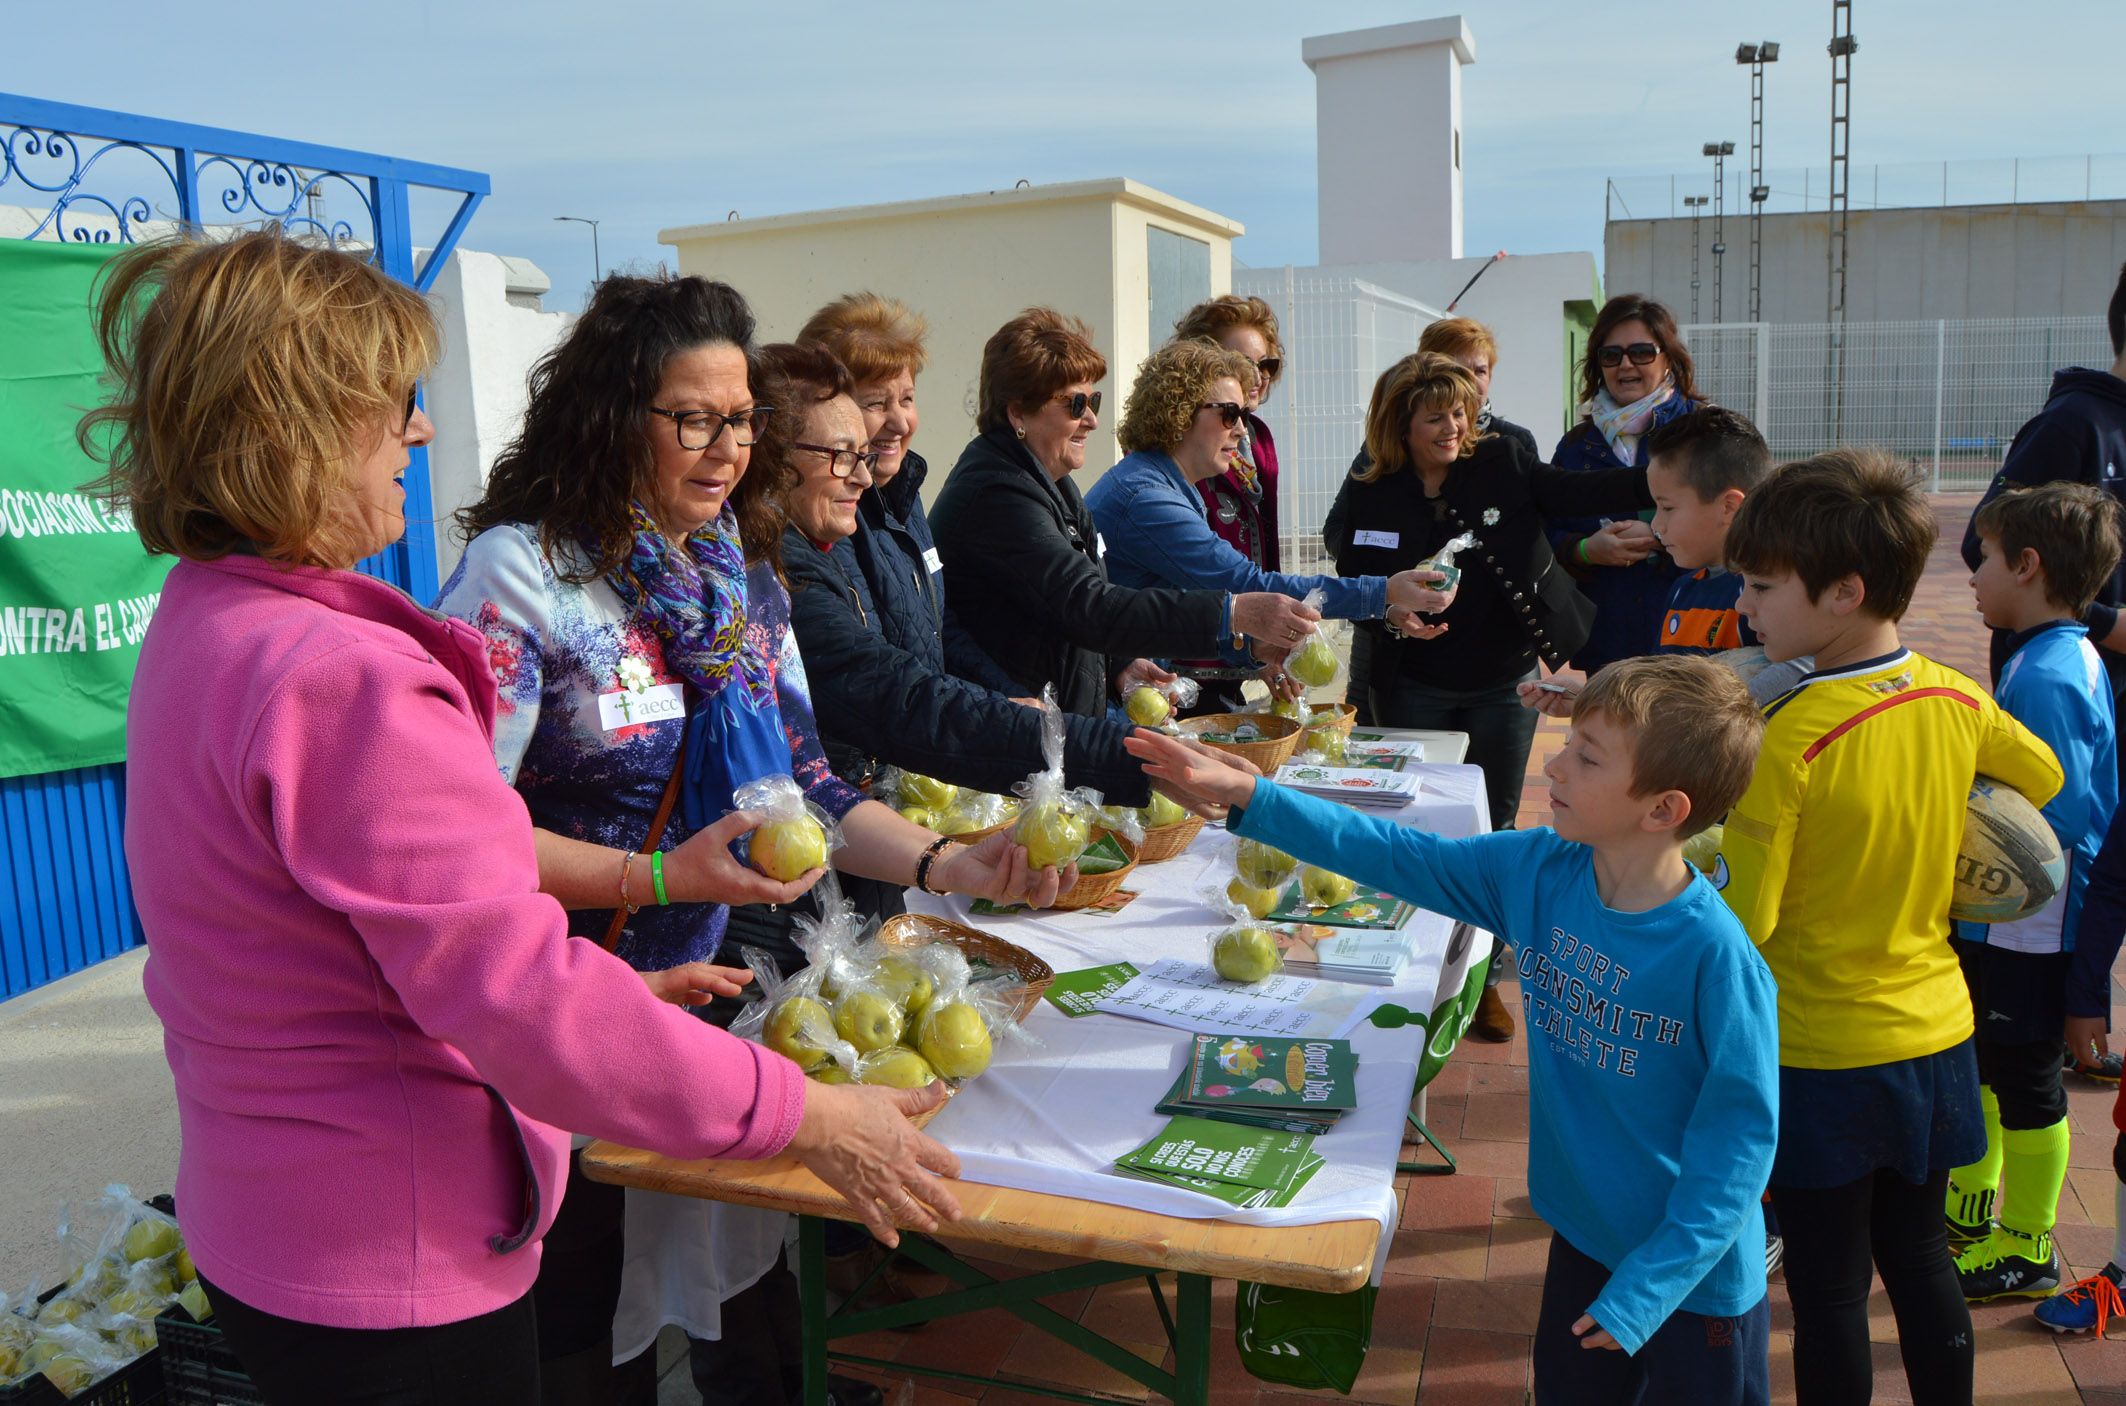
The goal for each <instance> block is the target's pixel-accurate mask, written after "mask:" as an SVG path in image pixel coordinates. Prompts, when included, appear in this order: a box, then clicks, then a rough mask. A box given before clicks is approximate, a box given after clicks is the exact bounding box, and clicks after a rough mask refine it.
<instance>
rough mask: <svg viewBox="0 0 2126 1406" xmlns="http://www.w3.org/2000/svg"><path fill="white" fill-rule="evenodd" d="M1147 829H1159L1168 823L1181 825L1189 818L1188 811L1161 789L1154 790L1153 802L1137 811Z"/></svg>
mask: <svg viewBox="0 0 2126 1406" xmlns="http://www.w3.org/2000/svg"><path fill="white" fill-rule="evenodd" d="M1137 815H1138V818H1139V820H1141V821H1142V822H1143V825H1144V828H1145V829H1147V830H1157V829H1160V828H1162V827H1164V826H1167V825H1179V824H1180V823H1181V822H1182V821H1184V820H1186V819H1188V812H1187V811H1185V810H1183V809H1182V808H1181V803H1180V802H1179V801H1177V800H1175V799H1174V798H1173V797H1171V796H1169V795H1166V794H1165V793H1163V792H1160V791H1154V792H1152V803H1151V804H1150V805H1148V806H1146V807H1144V809H1142V810H1141V811H1139V812H1137Z"/></svg>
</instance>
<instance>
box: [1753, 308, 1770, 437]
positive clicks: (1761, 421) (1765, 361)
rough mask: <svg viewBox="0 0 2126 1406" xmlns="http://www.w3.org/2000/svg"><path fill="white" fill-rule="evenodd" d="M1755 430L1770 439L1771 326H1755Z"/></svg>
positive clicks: (1764, 323) (1762, 323)
mask: <svg viewBox="0 0 2126 1406" xmlns="http://www.w3.org/2000/svg"><path fill="white" fill-rule="evenodd" d="M1756 409H1757V430H1758V433H1760V434H1763V435H1765V436H1766V437H1767V438H1769V437H1770V434H1771V431H1770V430H1769V429H1768V428H1767V427H1768V426H1769V425H1770V424H1771V423H1772V324H1771V323H1769V322H1760V323H1758V324H1757V405H1756Z"/></svg>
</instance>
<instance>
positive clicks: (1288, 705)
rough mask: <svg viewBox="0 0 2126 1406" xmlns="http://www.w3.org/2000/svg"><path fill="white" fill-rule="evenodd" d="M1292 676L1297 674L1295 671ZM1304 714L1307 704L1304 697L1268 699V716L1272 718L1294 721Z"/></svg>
mask: <svg viewBox="0 0 2126 1406" xmlns="http://www.w3.org/2000/svg"><path fill="white" fill-rule="evenodd" d="M1292 677H1294V678H1297V677H1299V675H1298V674H1297V673H1296V672H1295V673H1294V674H1293V675H1292ZM1306 715H1307V705H1306V700H1305V699H1302V698H1273V699H1271V700H1270V716H1271V717H1273V718H1290V719H1291V720H1292V721H1293V722H1295V723H1296V722H1299V721H1301V720H1302V719H1304V718H1305V717H1306Z"/></svg>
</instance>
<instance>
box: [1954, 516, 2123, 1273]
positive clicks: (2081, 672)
mask: <svg viewBox="0 0 2126 1406" xmlns="http://www.w3.org/2000/svg"><path fill="white" fill-rule="evenodd" d="M2117 512H2118V509H2117V505H2116V504H2115V503H2114V502H2113V500H2112V499H2111V497H2110V496H2109V495H2108V494H2106V493H2104V492H2103V491H2102V490H2101V489H2097V488H2091V487H2090V486H2089V485H2087V484H2082V483H2064V482H2060V483H2048V484H2044V485H2042V486H2040V487H2037V488H2031V489H2026V490H2019V491H2013V492H2008V493H2004V494H2002V495H2001V496H1999V497H1997V498H1994V499H1992V500H1990V501H1989V502H1987V503H1986V504H1984V505H1983V506H1982V507H1980V508H1979V510H1978V512H1977V513H1976V514H1975V515H1974V517H1973V519H1972V531H1973V532H1974V533H1976V534H1977V538H1978V543H1979V563H1978V568H1977V569H1976V570H1975V571H1973V572H1972V573H1971V592H1972V595H1973V596H1974V597H1976V600H1977V604H1978V612H1979V615H1980V617H1981V618H1982V619H1983V620H1984V621H1985V622H1986V624H1987V625H1989V626H1991V627H1992V628H1994V629H1996V630H2003V631H2006V632H2007V633H2008V640H2009V646H2008V648H2009V652H2008V655H2007V658H2006V660H2005V662H2004V663H2003V665H2002V667H2001V672H2000V684H1999V686H1998V687H1997V688H1996V689H1995V690H1994V694H1995V697H1996V699H1997V701H1998V702H1999V703H2000V705H2001V707H2002V708H2004V709H2005V710H2007V712H2008V713H2009V714H2010V715H2012V716H2013V717H2014V718H2015V720H2016V721H2018V722H2020V723H2021V724H2022V725H2023V726H2025V727H2027V728H2029V729H2030V731H2032V732H2033V733H2035V734H2037V736H2038V737H2039V738H2040V739H2042V740H2043V741H2044V742H2045V744H2046V745H2047V746H2049V747H2051V748H2052V751H2053V755H2055V756H2056V757H2058V758H2059V763H2060V770H2061V771H2062V772H2063V773H2064V774H2065V776H2066V781H2065V784H2063V785H2062V786H2061V787H2060V789H2059V792H2058V794H2057V795H2055V796H2053V798H2052V799H2051V800H2049V801H2047V802H2046V803H2045V806H2044V816H2045V822H2046V824H2048V825H2049V826H2051V828H2052V833H2053V835H2054V837H2055V838H2057V839H2058V840H2059V844H2060V851H2061V853H2062V854H2064V855H2065V856H2066V858H2067V882H2066V883H2065V884H2064V885H2062V887H2061V890H2060V892H2059V893H2058V894H2057V895H2055V896H2054V898H2053V900H2052V901H2051V902H2050V903H2048V904H2046V905H2045V906H2044V907H2043V908H2041V909H2039V910H2038V911H2037V912H2035V913H2032V914H2029V915H2028V916H2026V917H2022V918H2018V919H2015V920H2014V921H2012V922H2005V923H1994V924H1992V925H1991V926H1987V925H1984V924H1979V923H1958V924H1957V925H1956V928H1957V930H1956V936H1957V937H1958V938H1959V939H1961V940H1960V941H1959V942H1958V943H1957V944H1956V946H1957V956H1958V958H1959V960H1961V962H1962V963H1963V969H1964V979H1965V981H1966V982H1967V984H1968V985H1969V986H1970V988H1971V1010H1972V1021H1973V1024H1974V1027H1975V1029H1976V1031H1977V1042H1978V1074H1979V1080H1980V1082H1981V1084H1982V1085H1983V1087H1982V1089H1981V1091H1980V1101H1981V1103H1982V1105H1983V1107H1984V1109H1985V1115H1986V1150H1985V1152H1984V1154H1983V1155H1981V1156H1980V1158H1979V1159H1978V1160H1977V1161H1976V1162H1974V1163H1971V1164H1970V1165H1968V1166H1962V1167H1957V1168H1955V1169H1953V1170H1952V1171H1951V1172H1950V1173H1949V1189H1948V1205H1947V1207H1946V1213H1947V1216H1948V1222H1949V1225H1948V1230H1949V1244H1950V1246H1951V1248H1952V1249H1953V1250H1954V1251H1955V1252H1956V1253H1957V1256H1958V1258H1957V1261H1956V1270H1957V1276H1958V1278H1959V1279H1960V1280H1961V1281H1962V1286H1963V1291H1964V1297H1965V1298H1967V1299H1969V1300H1971V1301H1972V1302H1974V1303H1982V1302H1985V1301H1986V1300H1989V1299H1998V1298H2042V1297H2044V1296H2045V1295H2046V1294H2049V1293H2050V1292H2052V1291H2053V1290H2054V1289H2056V1288H2058V1287H2059V1284H2060V1259H2059V1255H2058V1253H2057V1252H2056V1251H2055V1249H2054V1247H2053V1243H2052V1227H2053V1222H2054V1220H2055V1218H2056V1215H2057V1211H2058V1207H2059V1199H2060V1191H2061V1189H2062V1188H2063V1187H2064V1186H2065V1184H2066V1180H2067V1154H2068V1128H2067V1091H2066V1089H2065V1087H2063V1085H2062V1082H2061V1077H2060V1075H2061V1055H2062V1053H2063V1052H2064V1051H2065V1050H2066V1048H2067V1047H2066V1045H2065V1044H2064V1043H2063V1036H2064V1035H2066V1034H2067V1033H2068V1032H2069V1031H2070V1029H2071V1027H2070V1025H2069V1023H2068V1014H2069V1012H2068V1010H2067V1004H2066V1001H2067V988H2068V984H2069V980H2070V974H2071V969H2072V968H2073V967H2074V965H2075V957H2076V948H2077V933H2078V931H2079V929H2080V927H2081V917H2082V898H2083V894H2084V892H2085V891H2086V890H2087V888H2088V884H2089V870H2090V866H2091V864H2092V863H2094V861H2095V859H2096V855H2097V848H2098V846H2099V845H2101V844H2102V843H2103V840H2104V833H2105V831H2107V830H2108V829H2110V827H2111V816H2112V812H2113V811H2114V810H2116V809H2117V807H2118V799H2119V788H2118V755H2117V750H2116V749H2117V738H2116V737H2115V735H2114V725H2113V721H2112V698H2111V683H2110V680H2109V679H2108V678H2107V677H2106V675H2105V673H2104V665H2103V662H2102V661H2101V660H2099V659H2098V658H2097V652H2096V647H2095V646H2094V645H2092V644H2090V642H2089V631H2088V630H2087V628H2085V627H2084V626H2083V625H2082V624H2081V622H2080V618H2079V617H2080V616H2081V615H2082V613H2083V612H2084V611H2085V610H2087V609H2088V608H2089V603H2090V601H2091V600H2092V599H2093V598H2094V597H2095V595H2096V593H2097V591H2098V589H2099V588H2101V587H2102V586H2103V585H2104V583H2105V582H2106V581H2108V580H2109V579H2110V578H2111V573H2112V570H2113V568H2115V567H2116V566H2117V565H2118V560H2119V528H2118V522H2117ZM2106 1009H2108V1003H2107V1007H2106ZM2074 1054H2075V1055H2076V1056H2077V1057H2078V1058H2079V1059H2083V1060H2087V1059H2090V1058H2091V1054H2090V1051H2089V1049H2088V1048H2087V1043H2086V1041H2084V1042H2083V1046H2082V1048H2080V1049H2078V1050H2075V1051H2074ZM2111 1077H2113V1078H2117V1077H2118V1074H2117V1066H2116V1064H2115V1063H2114V1064H2113V1066H2112V1074H2111ZM1996 1192H1998V1196H1997V1197H1996Z"/></svg>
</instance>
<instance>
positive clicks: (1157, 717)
mask: <svg viewBox="0 0 2126 1406" xmlns="http://www.w3.org/2000/svg"><path fill="white" fill-rule="evenodd" d="M1122 707H1123V711H1125V712H1127V713H1128V714H1129V720H1130V721H1131V722H1133V723H1135V724H1136V725H1137V726H1139V727H1158V726H1159V725H1160V724H1161V723H1163V722H1165V721H1166V720H1167V719H1168V718H1170V717H1172V716H1173V715H1174V705H1173V704H1172V703H1170V702H1168V701H1167V697H1166V695H1165V694H1163V693H1161V692H1160V691H1159V690H1158V689H1156V688H1153V687H1152V686H1151V685H1150V684H1148V683H1140V684H1138V685H1137V686H1136V687H1135V688H1133V689H1131V690H1130V691H1129V698H1128V699H1127V700H1125V701H1124V703H1123V705H1122Z"/></svg>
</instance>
